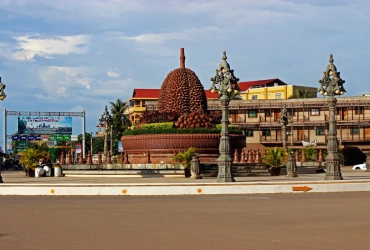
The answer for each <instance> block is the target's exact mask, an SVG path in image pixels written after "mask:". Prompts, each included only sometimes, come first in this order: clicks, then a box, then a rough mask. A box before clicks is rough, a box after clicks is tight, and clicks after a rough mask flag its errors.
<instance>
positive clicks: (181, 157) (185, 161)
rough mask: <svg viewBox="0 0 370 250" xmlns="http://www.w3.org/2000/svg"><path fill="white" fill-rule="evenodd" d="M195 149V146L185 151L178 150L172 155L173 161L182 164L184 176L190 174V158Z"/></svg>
mask: <svg viewBox="0 0 370 250" xmlns="http://www.w3.org/2000/svg"><path fill="white" fill-rule="evenodd" d="M196 150H197V149H196V148H195V147H190V148H189V149H188V150H187V151H185V152H179V153H178V154H176V155H174V156H173V157H172V162H173V163H180V164H182V165H183V166H184V174H185V177H190V176H191V174H190V166H191V160H192V157H193V154H194V153H195V151H196Z"/></svg>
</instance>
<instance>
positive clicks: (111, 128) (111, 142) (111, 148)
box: [109, 124, 113, 154]
mask: <svg viewBox="0 0 370 250" xmlns="http://www.w3.org/2000/svg"><path fill="white" fill-rule="evenodd" d="M109 132H110V151H111V154H113V152H112V151H113V124H111V125H110V131H109Z"/></svg>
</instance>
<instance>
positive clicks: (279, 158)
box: [262, 147, 289, 168]
mask: <svg viewBox="0 0 370 250" xmlns="http://www.w3.org/2000/svg"><path fill="white" fill-rule="evenodd" d="M288 156H289V154H288V152H287V151H285V150H284V149H282V148H278V147H275V148H267V149H266V153H265V154H264V155H263V156H262V162H264V163H265V164H268V165H270V166H271V167H272V168H277V167H279V166H280V165H282V164H283V163H284V162H285V161H286V159H287V157H288Z"/></svg>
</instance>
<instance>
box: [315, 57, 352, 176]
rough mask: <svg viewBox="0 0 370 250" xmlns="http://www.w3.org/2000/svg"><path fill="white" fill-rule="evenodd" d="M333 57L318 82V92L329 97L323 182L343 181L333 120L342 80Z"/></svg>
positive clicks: (334, 120)
mask: <svg viewBox="0 0 370 250" xmlns="http://www.w3.org/2000/svg"><path fill="white" fill-rule="evenodd" d="M333 62H334V59H333V55H330V58H329V65H328V66H327V67H326V70H325V71H324V73H323V77H322V79H321V80H319V83H320V88H319V89H318V92H319V93H320V94H322V95H324V96H329V98H328V100H327V103H328V106H329V138H328V156H326V158H325V162H326V174H325V180H343V177H342V174H341V172H340V159H339V156H338V140H337V121H336V119H335V106H336V103H337V99H336V98H335V97H334V96H335V95H343V94H344V92H346V91H345V89H344V88H343V84H344V82H345V81H344V80H342V79H341V78H340V72H337V68H336V67H335V65H334V64H333Z"/></svg>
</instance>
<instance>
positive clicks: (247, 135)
mask: <svg viewBox="0 0 370 250" xmlns="http://www.w3.org/2000/svg"><path fill="white" fill-rule="evenodd" d="M245 136H246V137H253V129H247V130H245Z"/></svg>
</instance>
